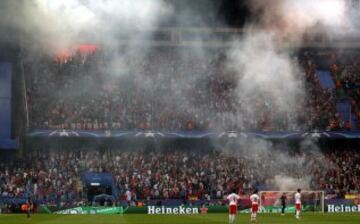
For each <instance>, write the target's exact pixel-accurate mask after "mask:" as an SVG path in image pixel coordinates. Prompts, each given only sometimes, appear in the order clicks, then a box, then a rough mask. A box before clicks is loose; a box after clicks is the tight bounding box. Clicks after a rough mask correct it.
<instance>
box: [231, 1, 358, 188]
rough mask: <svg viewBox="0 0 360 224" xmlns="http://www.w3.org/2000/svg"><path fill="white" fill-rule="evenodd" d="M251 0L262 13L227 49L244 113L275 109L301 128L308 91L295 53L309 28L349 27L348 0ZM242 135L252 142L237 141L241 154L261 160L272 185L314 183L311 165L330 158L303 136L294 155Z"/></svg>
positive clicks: (255, 117)
mask: <svg viewBox="0 0 360 224" xmlns="http://www.w3.org/2000/svg"><path fill="white" fill-rule="evenodd" d="M248 4H249V7H250V8H251V10H252V12H253V14H254V15H257V17H256V18H253V19H252V20H251V21H249V22H248V24H247V27H246V29H247V30H248V32H246V33H245V34H244V37H242V38H240V39H238V40H235V41H234V42H233V45H232V48H231V49H230V50H229V51H228V52H227V56H228V58H229V60H228V64H227V68H228V69H229V70H230V71H233V72H235V73H236V77H237V79H236V82H237V83H236V85H237V88H236V93H237V97H238V100H239V102H242V105H243V112H242V113H240V115H239V116H243V115H244V114H246V116H244V117H246V119H249V117H251V114H253V116H252V118H253V121H252V125H253V124H256V123H259V122H262V120H261V119H262V117H264V113H265V114H266V113H267V114H273V115H275V116H279V117H280V120H286V123H287V124H289V126H288V127H287V128H288V130H299V129H301V124H300V123H298V120H297V118H298V117H299V115H300V114H301V113H302V108H303V107H304V100H305V99H306V92H305V89H304V80H303V77H304V75H303V73H304V71H302V70H301V68H299V67H298V65H297V64H298V62H297V60H296V59H297V58H296V57H294V55H296V53H297V50H298V49H300V48H301V45H302V43H303V42H302V41H303V37H304V35H305V34H307V33H308V32H311V31H314V30H316V31H317V33H319V32H323V33H324V34H333V33H336V32H342V31H344V30H346V29H349V27H350V26H351V24H350V18H349V17H348V16H347V6H346V2H345V1H343V0H324V1H312V0H304V1H297V0H270V1H262V0H251V1H248ZM259 101H260V102H262V103H263V104H264V105H265V106H264V107H263V110H264V111H265V112H259ZM264 108H265V109H264ZM244 122H245V121H244ZM243 141H246V142H247V143H245V145H244V143H243V142H239V143H238V144H239V145H240V147H241V148H242V149H240V150H241V156H244V157H245V158H246V159H247V160H249V161H250V162H251V163H253V164H257V165H255V166H254V167H253V168H254V169H256V166H259V167H261V168H262V169H261V170H266V171H267V172H266V173H255V175H254V176H255V179H258V180H265V181H266V184H267V187H269V188H270V189H276V190H294V189H296V188H299V187H300V188H305V189H309V188H310V187H311V186H312V183H311V180H312V172H311V171H312V170H313V169H314V168H315V167H318V166H321V167H322V168H323V169H324V170H326V169H327V167H326V165H327V164H326V159H325V158H324V156H323V155H322V153H321V152H320V150H319V149H318V148H317V146H316V143H315V142H312V141H308V140H307V141H304V142H303V143H302V144H303V146H301V147H300V152H299V153H298V154H295V155H290V154H288V153H286V152H283V151H281V150H277V148H276V147H275V146H274V145H271V144H268V143H264V142H263V141H260V140H243ZM289 147H291V146H286V147H284V148H285V149H288V148H289ZM244 148H245V149H246V150H245V149H244ZM274 154H275V156H274ZM309 161H311V162H309ZM310 163H311V164H310ZM312 187H313V186H312Z"/></svg>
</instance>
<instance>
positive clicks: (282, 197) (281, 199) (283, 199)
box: [280, 193, 287, 215]
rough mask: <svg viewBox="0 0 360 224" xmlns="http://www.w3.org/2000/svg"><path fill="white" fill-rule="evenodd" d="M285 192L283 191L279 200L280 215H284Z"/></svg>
mask: <svg viewBox="0 0 360 224" xmlns="http://www.w3.org/2000/svg"><path fill="white" fill-rule="evenodd" d="M286 199H287V198H286V194H285V193H283V194H282V196H281V197H280V201H281V206H282V207H281V215H285V209H286Z"/></svg>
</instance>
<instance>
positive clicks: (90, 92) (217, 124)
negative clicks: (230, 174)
mask: <svg viewBox="0 0 360 224" xmlns="http://www.w3.org/2000/svg"><path fill="white" fill-rule="evenodd" d="M204 54H205V55H206V56H205V57H204ZM225 57H226V56H224V54H222V53H221V51H216V52H215V53H214V52H212V53H211V52H210V53H207V52H202V53H199V55H196V54H194V52H193V51H190V50H185V49H181V50H174V49H157V50H154V51H151V52H149V53H148V54H146V55H142V56H139V54H138V53H137V54H136V53H134V54H130V53H126V55H121V53H120V54H119V53H118V52H117V53H113V52H112V53H111V52H105V51H100V50H99V51H96V52H92V53H91V54H82V53H78V54H76V55H73V56H72V57H69V58H66V60H61V62H59V61H54V60H52V59H50V58H47V57H46V58H43V57H37V58H34V57H31V60H28V61H27V62H26V63H25V69H24V70H25V72H26V77H27V84H26V85H27V99H28V105H29V114H30V124H31V125H30V126H31V127H32V128H54V129H87V130H97V129H102V130H104V129H111V128H124V129H134V128H136V129H175V130H179V129H213V128H214V129H218V128H223V129H227V130H249V129H250V130H268V131H281V130H309V129H311V130H315V129H317V130H330V129H331V130H335V129H341V128H344V125H342V124H341V119H340V116H339V115H338V114H336V109H335V101H334V93H333V92H331V91H328V90H325V89H322V88H321V86H320V84H319V81H318V80H317V78H316V75H315V71H316V64H315V63H314V62H312V60H311V57H309V56H301V57H299V58H298V59H296V60H295V61H296V62H294V63H297V64H300V65H301V67H303V70H304V74H303V76H300V77H299V79H304V80H306V82H305V83H306V85H305V89H306V97H304V98H302V99H299V102H298V103H297V105H298V106H297V107H296V106H295V107H294V108H291V110H289V111H288V112H286V113H283V112H279V111H278V108H277V106H276V105H275V104H274V103H273V102H272V99H269V98H268V97H267V96H266V95H265V94H259V95H256V96H253V99H251V101H250V103H249V100H244V98H243V96H241V97H239V96H240V95H241V93H240V92H239V89H238V88H237V81H236V78H237V77H236V76H237V75H236V74H233V73H232V72H230V71H228V69H225V67H226V65H225V61H226V60H225V59H224V58H225ZM110 59H111V60H110ZM249 104H252V105H249ZM304 110H305V111H304ZM298 111H301V113H298Z"/></svg>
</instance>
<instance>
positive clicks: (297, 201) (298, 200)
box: [295, 188, 301, 219]
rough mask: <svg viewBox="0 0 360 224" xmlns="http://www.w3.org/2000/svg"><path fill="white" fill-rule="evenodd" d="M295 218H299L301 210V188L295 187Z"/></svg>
mask: <svg viewBox="0 0 360 224" xmlns="http://www.w3.org/2000/svg"><path fill="white" fill-rule="evenodd" d="M295 208H296V213H295V218H296V219H300V212H301V189H300V188H299V189H297V192H296V194H295Z"/></svg>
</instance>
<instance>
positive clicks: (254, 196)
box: [250, 190, 260, 221]
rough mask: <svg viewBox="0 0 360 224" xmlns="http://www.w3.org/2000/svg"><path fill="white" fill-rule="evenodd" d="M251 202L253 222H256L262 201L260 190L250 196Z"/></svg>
mask: <svg viewBox="0 0 360 224" xmlns="http://www.w3.org/2000/svg"><path fill="white" fill-rule="evenodd" d="M250 201H251V221H256V214H257V212H258V210H259V201H260V197H259V195H258V190H255V191H254V193H253V194H252V195H251V196H250Z"/></svg>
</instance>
